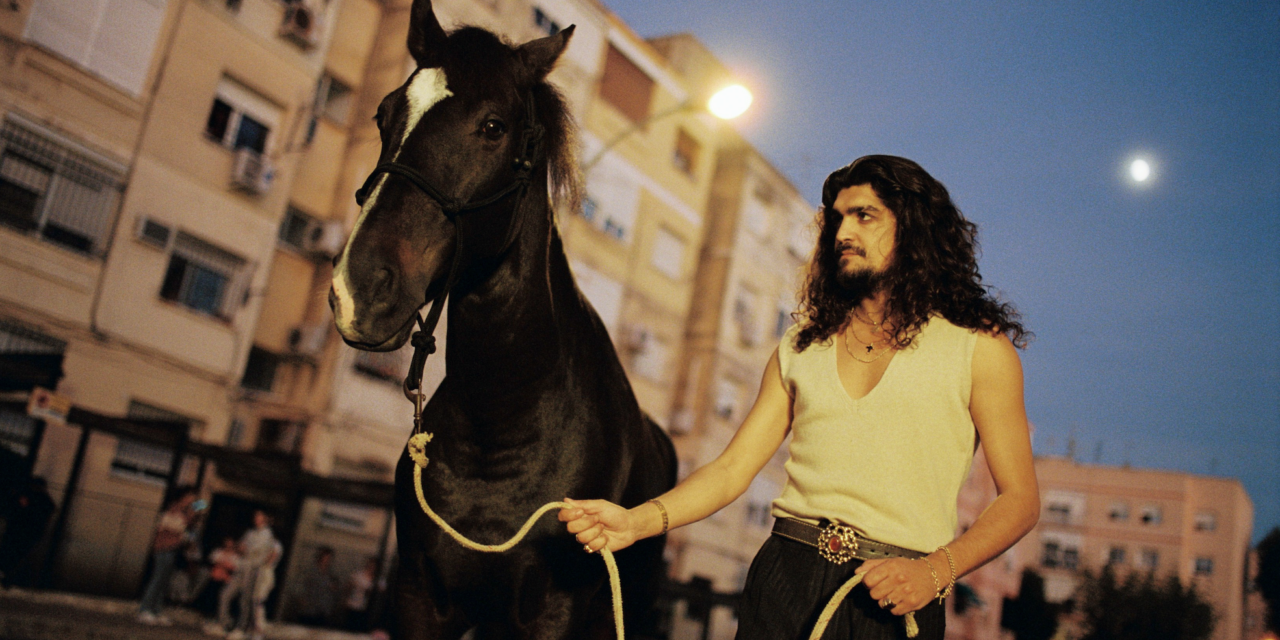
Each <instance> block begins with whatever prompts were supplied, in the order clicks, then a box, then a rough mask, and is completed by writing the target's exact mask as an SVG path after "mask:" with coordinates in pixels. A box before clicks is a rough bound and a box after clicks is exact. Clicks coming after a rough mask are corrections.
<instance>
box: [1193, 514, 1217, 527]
mask: <svg viewBox="0 0 1280 640" xmlns="http://www.w3.org/2000/svg"><path fill="white" fill-rule="evenodd" d="M1217 528H1218V518H1217V516H1215V515H1214V514H1212V513H1210V512H1208V511H1201V512H1199V513H1197V514H1196V531H1213V530H1215V529H1217Z"/></svg>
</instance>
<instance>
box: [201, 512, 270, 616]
mask: <svg viewBox="0 0 1280 640" xmlns="http://www.w3.org/2000/svg"><path fill="white" fill-rule="evenodd" d="M277 544H278V543H277V542H276V538H275V534H274V533H272V531H271V517H270V516H268V515H267V514H266V512H264V511H262V510H258V511H254V512H253V528H252V529H250V530H248V531H246V532H245V534H244V536H243V537H241V538H240V554H241V557H240V566H239V568H238V569H237V570H236V572H235V574H233V575H232V577H231V581H230V582H229V583H227V586H226V588H224V589H223V590H222V595H221V596H219V597H218V624H217V625H216V626H214V627H211V628H207V629H206V630H207V631H213V632H217V631H223V632H225V631H226V630H227V629H231V634H230V635H229V636H228V637H229V638H243V637H244V636H245V633H246V631H249V630H252V628H253V627H252V626H251V625H252V624H253V622H254V618H255V616H254V596H255V594H256V592H257V584H258V573H259V571H260V570H261V569H262V568H263V567H264V566H266V565H267V564H268V563H270V562H271V561H272V554H273V553H275V552H276V548H277ZM277 559H278V556H277ZM237 597H239V600H240V614H239V616H237V619H236V622H235V624H234V625H233V624H232V622H231V602H232V600H234V599H236V598H237Z"/></svg>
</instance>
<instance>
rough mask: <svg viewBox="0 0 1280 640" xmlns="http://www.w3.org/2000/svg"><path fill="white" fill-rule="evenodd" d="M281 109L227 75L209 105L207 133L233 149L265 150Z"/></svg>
mask: <svg viewBox="0 0 1280 640" xmlns="http://www.w3.org/2000/svg"><path fill="white" fill-rule="evenodd" d="M279 114H280V109H279V108H277V107H276V106H275V105H273V104H272V103H271V102H270V101H268V100H267V99H266V98H263V97H262V96H260V95H258V94H257V93H255V92H254V91H253V90H251V89H249V88H248V87H245V86H244V85H242V84H240V83H238V82H236V81H235V80H232V79H231V78H226V77H224V78H223V79H222V81H221V82H220V83H218V89H217V91H216V93H215V95H214V98H213V105H212V106H211V107H210V108H209V117H208V119H207V120H206V121H205V125H204V133H205V135H206V136H208V137H209V138H210V139H211V140H213V141H215V142H217V143H218V144H221V145H222V146H224V147H227V148H230V149H251V150H253V151H255V152H257V153H259V154H261V153H265V152H266V149H267V142H268V138H269V137H270V135H271V130H272V128H274V127H275V124H276V122H277V121H278V120H279V118H280V115H279Z"/></svg>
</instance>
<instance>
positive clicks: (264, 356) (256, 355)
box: [240, 346, 281, 392]
mask: <svg viewBox="0 0 1280 640" xmlns="http://www.w3.org/2000/svg"><path fill="white" fill-rule="evenodd" d="M280 360H281V358H280V356H278V355H276V354H274V353H271V352H270V351H267V350H266V349H262V348H259V347H257V346H254V347H251V348H250V349H249V359H248V360H247V361H245V365H244V376H242V377H241V378H240V386H241V387H243V388H245V389H252V390H254V391H267V392H270V391H271V388H272V387H273V386H275V382H276V369H277V368H278V367H279V366H280Z"/></svg>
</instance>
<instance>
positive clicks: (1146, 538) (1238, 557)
mask: <svg viewBox="0 0 1280 640" xmlns="http://www.w3.org/2000/svg"><path fill="white" fill-rule="evenodd" d="M1036 474H1037V475H1038V477H1039V480H1040V491H1041V499H1040V502H1041V508H1042V509H1043V511H1042V513H1041V516H1040V523H1039V524H1038V525H1037V527H1036V529H1035V531H1033V532H1032V534H1030V535H1029V536H1028V538H1029V539H1031V540H1033V541H1034V542H1033V544H1034V545H1035V550H1036V552H1037V554H1038V557H1037V558H1035V559H1034V562H1033V563H1031V564H1034V565H1036V566H1037V570H1039V571H1040V572H1042V573H1043V575H1044V578H1045V596H1046V598H1047V599H1049V600H1050V601H1053V602H1061V601H1064V600H1067V599H1070V598H1073V597H1075V592H1076V589H1077V588H1078V587H1079V585H1080V583H1081V577H1080V574H1081V571H1083V570H1085V569H1089V570H1093V571H1098V570H1100V569H1102V568H1103V567H1104V566H1111V567H1112V568H1113V569H1115V570H1117V571H1119V572H1129V571H1143V572H1151V573H1153V574H1154V575H1156V576H1158V577H1164V576H1168V575H1174V576H1177V577H1178V578H1179V579H1180V580H1181V581H1182V583H1183V584H1193V585H1195V587H1196V589H1197V590H1198V591H1199V592H1200V594H1201V595H1202V596H1204V597H1205V598H1206V599H1207V600H1208V601H1209V602H1210V603H1211V604H1212V605H1213V608H1214V613H1215V615H1216V616H1217V624H1216V625H1215V627H1214V632H1213V638H1214V640H1237V639H1238V638H1241V637H1242V633H1243V631H1244V627H1245V622H1246V621H1245V602H1246V593H1245V586H1246V578H1247V576H1246V573H1245V572H1246V555H1247V553H1248V550H1249V541H1250V539H1251V537H1252V535H1253V502H1252V501H1251V500H1250V499H1249V496H1248V494H1247V493H1245V490H1244V487H1243V486H1242V485H1241V484H1240V482H1239V481H1238V480H1235V479H1233V478H1217V477H1212V476H1202V475H1196V474H1190V473H1179V472H1173V471H1159V470H1152V469H1133V468H1128V467H1109V466H1102V465H1089V464H1081V463H1078V462H1075V461H1073V460H1071V459H1067V458H1060V457H1049V456H1046V457H1040V458H1037V459H1036Z"/></svg>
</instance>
